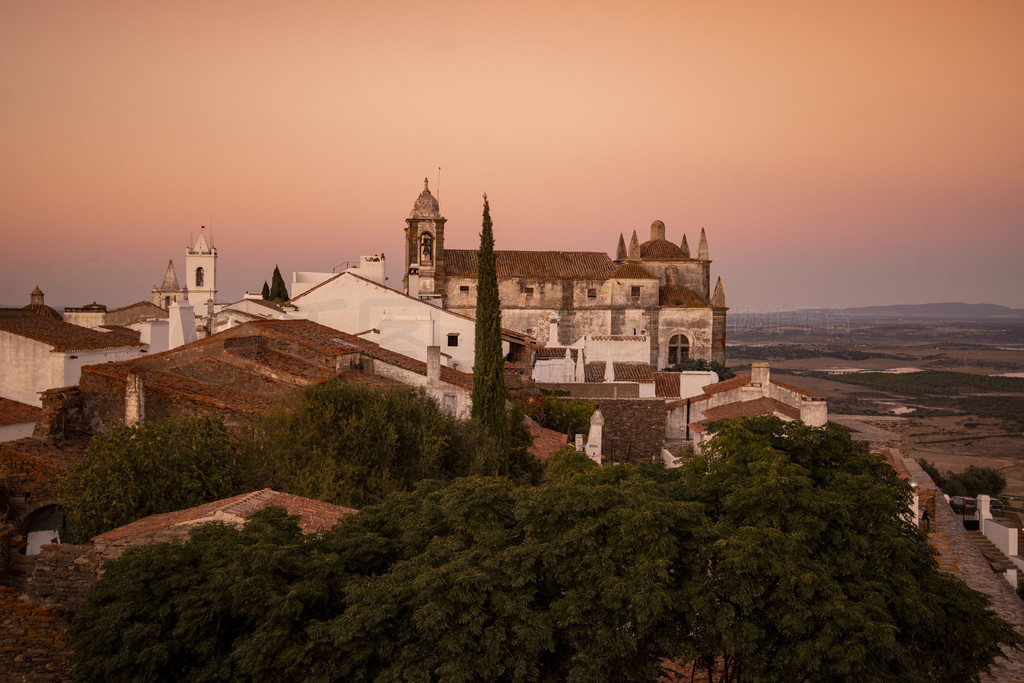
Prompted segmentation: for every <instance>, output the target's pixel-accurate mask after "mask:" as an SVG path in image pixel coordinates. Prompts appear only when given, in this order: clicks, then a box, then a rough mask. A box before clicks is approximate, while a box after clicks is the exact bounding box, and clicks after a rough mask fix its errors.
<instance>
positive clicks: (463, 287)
mask: <svg viewBox="0 0 1024 683" xmlns="http://www.w3.org/2000/svg"><path fill="white" fill-rule="evenodd" d="M459 291H460V292H462V293H463V294H468V293H469V285H459Z"/></svg>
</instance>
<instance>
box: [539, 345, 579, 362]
mask: <svg viewBox="0 0 1024 683" xmlns="http://www.w3.org/2000/svg"><path fill="white" fill-rule="evenodd" d="M565 351H566V347H564V346H542V347H540V348H538V349H534V351H533V355H534V357H535V358H565ZM569 353H570V357H571V358H572V359H573V360H576V356H577V355H578V354H579V349H569Z"/></svg>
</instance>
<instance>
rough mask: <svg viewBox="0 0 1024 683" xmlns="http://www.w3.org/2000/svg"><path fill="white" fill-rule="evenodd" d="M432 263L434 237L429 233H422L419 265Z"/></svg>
mask: <svg viewBox="0 0 1024 683" xmlns="http://www.w3.org/2000/svg"><path fill="white" fill-rule="evenodd" d="M433 262H434V236H433V235H431V234H430V233H429V232H425V233H423V237H421V238H420V263H423V264H427V265H429V264H431V263H433Z"/></svg>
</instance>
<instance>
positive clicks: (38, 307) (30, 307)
mask: <svg viewBox="0 0 1024 683" xmlns="http://www.w3.org/2000/svg"><path fill="white" fill-rule="evenodd" d="M21 310H22V311H28V312H29V313H34V314H35V315H41V316H43V317H44V318H49V319H50V320H63V318H61V317H60V313H58V312H57V309H55V308H51V307H50V306H47V305H46V304H25V305H24V306H22V307H21Z"/></svg>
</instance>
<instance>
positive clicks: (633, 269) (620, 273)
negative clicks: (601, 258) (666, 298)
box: [612, 263, 658, 280]
mask: <svg viewBox="0 0 1024 683" xmlns="http://www.w3.org/2000/svg"><path fill="white" fill-rule="evenodd" d="M612 277H616V278H621V279H623V280H657V279H658V278H656V277H655V276H653V275H651V273H650V271H648V270H647V269H646V268H644V267H643V266H641V265H639V264H637V263H623V264H622V265H621V266H619V267H618V268H616V269H615V272H614V273H613V274H612Z"/></svg>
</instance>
